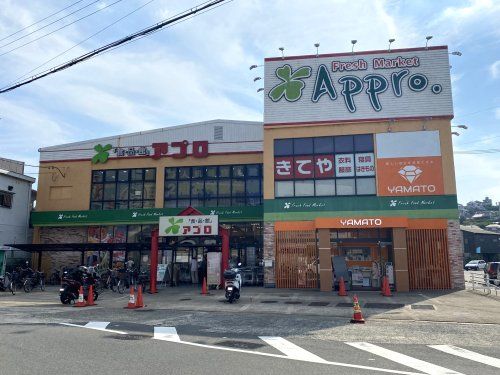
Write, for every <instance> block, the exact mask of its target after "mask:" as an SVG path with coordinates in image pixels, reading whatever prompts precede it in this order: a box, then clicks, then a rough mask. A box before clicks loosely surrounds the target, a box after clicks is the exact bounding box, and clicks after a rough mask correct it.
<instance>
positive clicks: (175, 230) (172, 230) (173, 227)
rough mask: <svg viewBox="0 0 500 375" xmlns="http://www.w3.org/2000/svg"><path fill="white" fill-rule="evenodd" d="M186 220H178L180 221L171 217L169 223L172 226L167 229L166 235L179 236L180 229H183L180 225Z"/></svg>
mask: <svg viewBox="0 0 500 375" xmlns="http://www.w3.org/2000/svg"><path fill="white" fill-rule="evenodd" d="M183 221H184V220H183V219H178V220H175V218H173V217H171V218H170V219H168V222H169V223H170V224H171V225H170V226H169V227H167V228H165V233H166V234H170V233H172V234H178V233H179V231H180V229H181V226H180V225H179V224H182V222H183Z"/></svg>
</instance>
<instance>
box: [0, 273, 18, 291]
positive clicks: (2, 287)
mask: <svg viewBox="0 0 500 375" xmlns="http://www.w3.org/2000/svg"><path fill="white" fill-rule="evenodd" d="M7 289H8V290H9V291H10V292H11V293H12V295H14V294H16V290H15V284H14V283H13V282H12V276H11V274H10V273H9V272H5V277H2V276H0V292H5V291H6V290H7Z"/></svg>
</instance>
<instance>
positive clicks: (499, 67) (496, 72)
mask: <svg viewBox="0 0 500 375" xmlns="http://www.w3.org/2000/svg"><path fill="white" fill-rule="evenodd" d="M490 73H491V76H492V77H493V79H497V78H500V60H497V61H495V62H494V63H493V64H491V65H490Z"/></svg>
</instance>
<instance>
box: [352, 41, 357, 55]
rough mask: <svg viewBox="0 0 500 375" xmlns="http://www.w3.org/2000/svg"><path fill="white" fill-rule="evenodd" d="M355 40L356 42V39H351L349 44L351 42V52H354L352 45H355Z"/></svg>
mask: <svg viewBox="0 0 500 375" xmlns="http://www.w3.org/2000/svg"><path fill="white" fill-rule="evenodd" d="M357 42H358V41H357V40H356V39H353V40H351V44H352V48H351V53H354V45H355V44H356V43H357Z"/></svg>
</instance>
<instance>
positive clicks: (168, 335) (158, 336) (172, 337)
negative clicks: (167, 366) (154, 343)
mask: <svg viewBox="0 0 500 375" xmlns="http://www.w3.org/2000/svg"><path fill="white" fill-rule="evenodd" d="M153 339H155V340H163V341H174V342H179V341H181V339H180V338H179V335H178V334H177V330H176V329H175V327H154V336H153Z"/></svg>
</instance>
